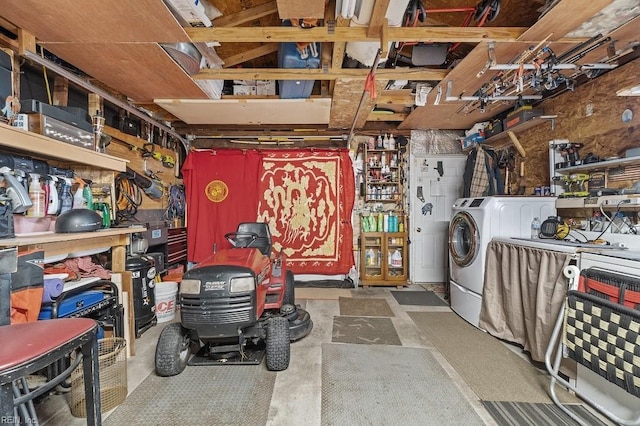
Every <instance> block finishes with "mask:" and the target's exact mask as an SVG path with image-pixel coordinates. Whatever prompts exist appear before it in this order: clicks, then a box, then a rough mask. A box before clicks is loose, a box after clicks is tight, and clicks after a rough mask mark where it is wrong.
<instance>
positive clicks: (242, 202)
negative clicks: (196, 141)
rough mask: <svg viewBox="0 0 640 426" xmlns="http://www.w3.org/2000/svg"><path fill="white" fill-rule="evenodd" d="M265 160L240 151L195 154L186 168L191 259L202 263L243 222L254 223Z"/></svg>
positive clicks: (188, 255) (225, 242) (188, 237)
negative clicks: (259, 180) (260, 178)
mask: <svg viewBox="0 0 640 426" xmlns="http://www.w3.org/2000/svg"><path fill="white" fill-rule="evenodd" d="M261 164H262V156H261V155H260V154H259V153H258V152H256V151H247V150H239V149H228V150H223V149H221V150H215V151H194V152H191V153H189V155H188V156H187V158H186V159H185V162H184V165H183V166H182V174H183V176H184V184H185V194H186V198H187V259H188V260H189V261H190V262H196V263H197V262H201V261H202V260H204V259H205V258H206V257H208V256H209V255H210V254H212V253H213V245H214V244H216V246H217V247H218V249H222V248H229V247H231V244H229V242H228V241H227V240H226V239H225V238H224V235H225V234H226V233H228V232H233V231H235V230H236V229H237V227H238V224H239V223H240V222H254V221H255V220H256V211H257V208H258V199H259V198H258V178H259V175H260V172H261V170H262V166H261Z"/></svg>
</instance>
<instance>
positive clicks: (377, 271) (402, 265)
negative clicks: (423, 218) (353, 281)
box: [360, 232, 407, 287]
mask: <svg viewBox="0 0 640 426" xmlns="http://www.w3.org/2000/svg"><path fill="white" fill-rule="evenodd" d="M360 238H361V240H362V245H361V251H360V271H361V272H360V280H361V284H362V286H364V287H367V286H397V287H402V286H406V285H407V234H406V232H363V233H361V234H360Z"/></svg>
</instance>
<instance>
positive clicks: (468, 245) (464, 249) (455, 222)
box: [449, 212, 480, 267]
mask: <svg viewBox="0 0 640 426" xmlns="http://www.w3.org/2000/svg"><path fill="white" fill-rule="evenodd" d="M479 249H480V241H479V233H478V226H477V225H476V221H475V220H474V219H473V217H472V216H471V215H470V214H469V213H467V212H458V213H456V214H455V215H454V216H453V218H452V219H451V223H450V224H449V254H450V256H451V259H453V261H454V262H455V264H456V265H458V266H461V267H465V266H469V265H470V264H471V263H472V262H473V261H474V260H475V258H476V256H477V255H478V251H479Z"/></svg>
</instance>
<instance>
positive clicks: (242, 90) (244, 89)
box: [233, 84, 256, 96]
mask: <svg viewBox="0 0 640 426" xmlns="http://www.w3.org/2000/svg"><path fill="white" fill-rule="evenodd" d="M233 94H234V95H235V96H255V95H256V86H245V85H240V84H234V85H233Z"/></svg>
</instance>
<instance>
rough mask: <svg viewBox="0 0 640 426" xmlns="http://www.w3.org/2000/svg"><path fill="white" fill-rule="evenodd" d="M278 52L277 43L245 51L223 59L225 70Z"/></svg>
mask: <svg viewBox="0 0 640 426" xmlns="http://www.w3.org/2000/svg"><path fill="white" fill-rule="evenodd" d="M277 51H278V44H277V43H267V44H263V45H262V46H260V47H256V48H255V49H250V50H245V51H244V52H240V53H238V54H237V55H233V56H229V57H228V58H224V59H223V60H224V67H225V68H229V67H233V66H235V65H238V64H241V63H243V62H247V61H250V60H251V59H255V58H260V57H262V56H265V55H269V54H271V53H275V52H277Z"/></svg>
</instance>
